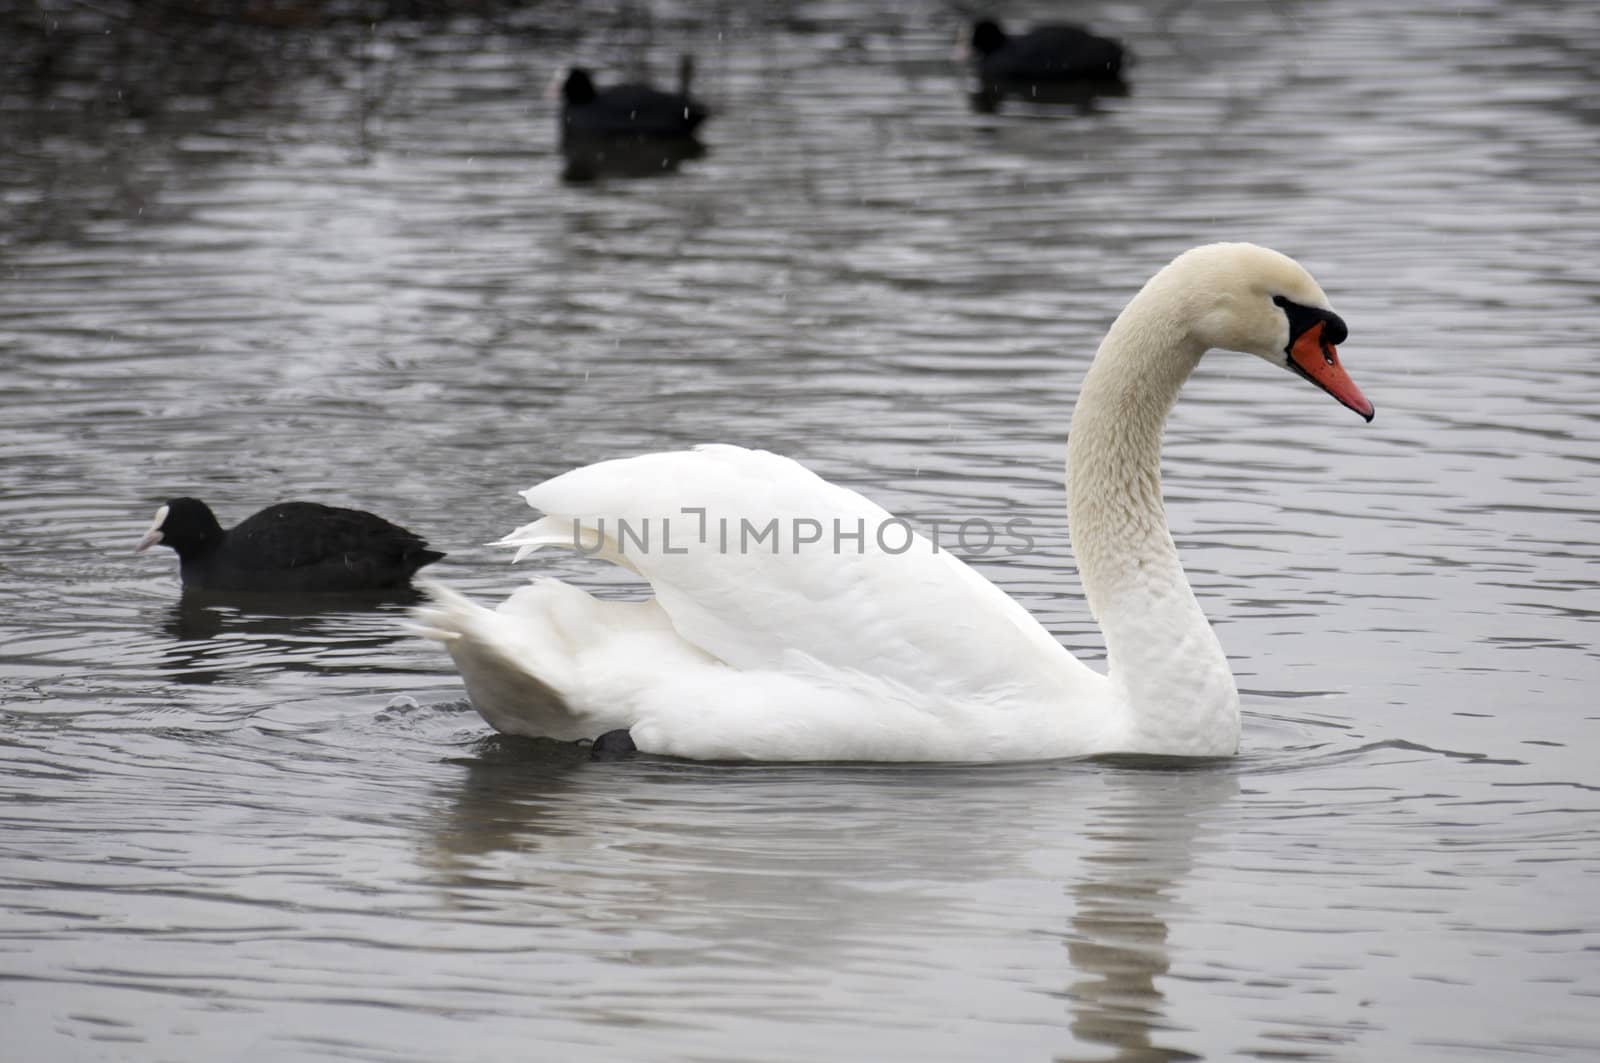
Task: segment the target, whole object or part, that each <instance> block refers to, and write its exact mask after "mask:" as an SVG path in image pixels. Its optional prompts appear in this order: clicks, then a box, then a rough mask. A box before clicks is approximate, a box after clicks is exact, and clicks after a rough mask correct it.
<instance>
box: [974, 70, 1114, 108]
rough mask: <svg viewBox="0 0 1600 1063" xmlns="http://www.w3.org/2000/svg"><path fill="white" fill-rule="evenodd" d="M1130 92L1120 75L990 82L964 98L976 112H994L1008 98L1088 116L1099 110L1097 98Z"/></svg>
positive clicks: (1026, 103)
mask: <svg viewBox="0 0 1600 1063" xmlns="http://www.w3.org/2000/svg"><path fill="white" fill-rule="evenodd" d="M1130 91H1131V89H1130V88H1129V87H1128V83H1127V82H1126V81H1124V80H1123V79H1122V78H1120V77H1113V78H1095V79H1092V80H1086V81H1064V82H1048V81H1030V82H1018V83H1007V82H994V83H988V84H984V85H981V86H979V87H978V88H976V89H974V90H973V91H972V92H971V93H970V94H969V95H968V96H967V100H968V102H970V103H971V104H972V109H973V110H974V111H976V112H977V113H979V114H997V113H999V112H1000V110H1001V109H1002V108H1003V107H1004V106H1005V103H1006V101H1007V100H1012V101H1014V102H1017V103H1020V104H1023V105H1028V104H1038V105H1040V106H1049V107H1062V108H1069V109H1071V110H1072V111H1073V112H1075V113H1077V114H1080V115H1088V114H1094V113H1095V112H1096V111H1098V110H1099V109H1100V107H1099V104H1100V101H1101V100H1114V99H1120V98H1122V97H1125V96H1127V95H1128V94H1129V92H1130Z"/></svg>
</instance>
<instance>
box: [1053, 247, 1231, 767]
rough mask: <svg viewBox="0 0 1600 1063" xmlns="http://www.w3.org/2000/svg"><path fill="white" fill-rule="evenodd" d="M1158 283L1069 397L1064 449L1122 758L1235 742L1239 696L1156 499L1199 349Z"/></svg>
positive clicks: (1172, 296)
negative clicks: (1124, 733) (1170, 416)
mask: <svg viewBox="0 0 1600 1063" xmlns="http://www.w3.org/2000/svg"><path fill="white" fill-rule="evenodd" d="M1160 280H1161V278H1160V277H1159V276H1158V278H1157V280H1156V281H1152V282H1151V284H1149V285H1147V286H1146V287H1145V289H1144V290H1143V291H1142V292H1140V293H1139V295H1138V296H1136V297H1135V298H1134V300H1133V301H1132V302H1131V303H1129V304H1128V306H1127V308H1126V309H1125V310H1124V311H1123V312H1122V314H1121V316H1119V317H1118V318H1117V320H1116V322H1115V323H1114V324H1113V325H1112V326H1111V330H1110V332H1108V333H1107V334H1106V338H1105V341H1104V342H1103V343H1102V344H1101V345H1100V351H1099V353H1098V354H1096V356H1095V360H1094V364H1093V365H1092V366H1090V368H1089V372H1088V375H1087V376H1086V377H1085V378H1084V382H1083V390H1082V391H1081V392H1080V393H1079V395H1078V403H1077V407H1076V408H1075V410H1074V411H1073V415H1072V428H1071V432H1070V434H1069V436H1068V442H1067V507H1068V514H1069V519H1070V521H1071V531H1072V550H1073V553H1074V555H1076V558H1077V562H1078V571H1079V574H1080V576H1081V578H1082V580H1083V588H1084V592H1085V593H1086V594H1087V596H1088V599H1089V607H1090V609H1092V610H1093V612H1094V615H1095V619H1096V620H1097V621H1098V622H1099V624H1100V628H1101V631H1102V632H1103V633H1104V635H1105V640H1106V651H1107V657H1108V670H1109V678H1110V680H1111V684H1112V687H1113V689H1114V690H1115V691H1116V693H1117V697H1118V700H1119V702H1120V703H1121V706H1122V707H1123V708H1124V709H1125V710H1126V712H1127V717H1128V718H1127V725H1128V729H1129V732H1130V733H1129V735H1128V738H1127V742H1128V745H1129V748H1130V750H1131V751H1148V752H1167V753H1192V754H1198V755H1207V754H1216V755H1224V754H1231V753H1233V752H1234V751H1235V748H1236V746H1237V743H1238V726H1239V723H1238V721H1239V708H1238V692H1237V689H1236V688H1235V686H1234V682H1233V675H1232V672H1231V671H1230V669H1229V668H1228V660H1227V657H1226V656H1225V655H1224V654H1223V652H1222V647H1221V644H1220V643H1218V641H1217V638H1216V635H1215V634H1214V633H1213V632H1212V630H1211V625H1210V624H1209V623H1207V621H1206V618H1205V614H1204V613H1202V612H1201V610H1200V605H1199V603H1198V602H1196V601H1195V597H1194V592H1193V591H1192V590H1191V589H1190V587H1189V581H1188V578H1187V577H1186V576H1185V575H1184V572H1183V566H1182V565H1181V564H1180V563H1179V561H1178V551H1177V548H1176V547H1175V546H1174V545H1173V542H1172V533H1171V531H1170V530H1169V529H1168V526H1167V514H1166V507H1165V506H1164V504H1163V503H1162V499H1161V436H1162V430H1163V429H1164V427H1165V425H1166V420H1167V413H1168V411H1169V410H1171V409H1172V405H1173V403H1174V402H1175V401H1176V400H1177V397H1178V391H1179V389H1180V388H1181V387H1182V386H1183V383H1184V381H1185V380H1187V379H1188V377H1189V373H1190V372H1191V371H1192V370H1193V369H1194V367H1195V366H1196V365H1198V364H1199V362H1200V356H1201V355H1202V354H1204V353H1205V347H1204V345H1203V344H1202V343H1201V342H1200V341H1199V340H1197V339H1195V338H1193V337H1192V336H1191V335H1189V333H1188V331H1187V330H1186V329H1184V328H1183V326H1182V324H1181V322H1182V321H1183V320H1185V317H1184V311H1185V309H1186V308H1185V307H1184V306H1183V305H1182V296H1181V293H1180V292H1179V291H1177V290H1176V289H1175V288H1174V287H1173V286H1166V285H1162V284H1160V283H1158V282H1159V281H1160ZM1222 747H1226V748H1222Z"/></svg>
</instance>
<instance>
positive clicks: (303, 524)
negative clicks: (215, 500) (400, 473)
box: [137, 498, 444, 594]
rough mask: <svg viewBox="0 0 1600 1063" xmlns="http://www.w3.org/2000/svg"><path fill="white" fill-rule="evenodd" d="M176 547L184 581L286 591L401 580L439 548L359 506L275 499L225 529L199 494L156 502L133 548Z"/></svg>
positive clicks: (189, 585)
mask: <svg viewBox="0 0 1600 1063" xmlns="http://www.w3.org/2000/svg"><path fill="white" fill-rule="evenodd" d="M157 543H161V544H163V545H166V546H170V547H172V548H173V549H174V550H176V551H177V552H178V561H179V563H180V565H179V571H180V573H181V576H182V579H183V585H184V587H185V589H189V590H202V591H264V592H279V593H284V594H304V593H314V592H352V591H374V590H388V589H396V588H403V587H406V586H408V585H409V584H410V580H411V577H412V575H413V574H414V573H415V572H416V571H417V569H419V568H421V567H422V566H423V565H429V564H432V563H433V562H435V561H437V560H439V559H440V558H441V557H443V556H444V554H442V553H440V552H439V551H437V550H430V549H428V544H427V543H426V542H425V541H423V539H422V538H421V537H419V536H417V535H414V534H413V533H411V532H409V531H406V529H404V528H402V527H400V526H399V525H397V524H391V523H389V522H388V521H386V520H384V519H383V518H382V517H378V516H374V515H373V514H371V513H363V512H362V511H361V510H358V509H339V508H337V507H334V506H324V505H319V504H318V503H316V502H280V503H279V504H277V505H275V506H268V507H267V508H266V509H263V510H262V511H261V512H260V513H257V514H256V515H255V516H253V517H250V518H248V519H246V520H243V521H241V522H240V523H239V524H238V525H236V526H235V527H232V528H229V529H227V530H223V527H222V525H221V524H218V523H217V518H216V516H215V514H213V513H212V512H211V507H209V506H207V505H206V504H205V503H204V502H202V501H200V500H199V499H198V498H174V499H172V500H170V501H168V502H167V504H166V505H164V506H162V507H161V508H160V509H158V510H156V519H155V522H154V523H153V524H152V525H151V526H150V531H149V532H148V533H146V535H145V537H144V538H143V539H141V540H140V541H139V545H138V547H137V549H139V550H147V549H149V548H150V547H152V546H155V545H156V544H157Z"/></svg>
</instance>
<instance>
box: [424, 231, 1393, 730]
mask: <svg viewBox="0 0 1600 1063" xmlns="http://www.w3.org/2000/svg"><path fill="white" fill-rule="evenodd" d="M1344 338H1345V325H1344V322H1343V321H1342V320H1341V319H1340V318H1339V317H1338V315H1337V314H1335V313H1334V312H1333V311H1332V310H1331V309H1330V308H1329V305H1328V300H1327V297H1326V296H1325V295H1323V293H1322V289H1321V288H1319V287H1318V286H1317V283H1316V281H1314V280H1313V279H1312V278H1311V276H1310V275H1309V274H1308V273H1307V272H1306V271H1305V270H1304V269H1302V268H1301V267H1300V266H1299V265H1297V264H1296V263H1295V262H1294V261H1293V260H1291V259H1289V258H1286V257H1285V256H1283V255H1281V254H1279V253H1277V252H1275V251H1269V250H1267V249H1265V248H1260V247H1255V246H1252V245H1250V244H1213V245H1209V246H1206V247H1200V248H1196V249H1194V250H1191V251H1189V252H1187V253H1185V254H1183V255H1180V256H1179V257H1178V258H1177V259H1175V260H1174V261H1173V262H1172V263H1171V264H1170V265H1168V266H1167V267H1166V268H1164V269H1163V270H1161V271H1160V272H1159V273H1157V274H1156V275H1155V277H1154V278H1153V279H1151V280H1150V282H1149V283H1147V284H1146V285H1145V286H1144V288H1143V289H1142V290H1141V291H1140V292H1139V293H1138V295H1136V296H1135V297H1134V298H1133V300H1132V302H1130V303H1129V304H1128V306H1127V308H1126V309H1124V310H1123V312H1122V314H1121V315H1120V316H1119V317H1118V318H1117V320H1116V321H1115V323H1113V324H1112V326H1111V329H1110V332H1109V333H1108V334H1107V335H1106V338H1105V340H1104V342H1103V343H1102V344H1101V345H1100V350H1099V353H1098V354H1097V355H1096V356H1095V360H1094V363H1093V364H1092V365H1091V366H1090V368H1089V372H1088V374H1087V375H1086V376H1085V378H1084V381H1083V387H1082V390H1081V392H1080V394H1079V396H1078V402H1077V407H1076V409H1075V410H1074V412H1073V419H1072V426H1071V427H1072V431H1071V435H1070V437H1069V442H1068V445H1067V489H1068V513H1069V516H1070V521H1071V533H1072V548H1073V551H1074V553H1075V554H1076V556H1077V562H1078V568H1079V572H1080V574H1081V576H1082V581H1083V588H1084V592H1085V594H1086V595H1087V597H1088V601H1089V607H1090V609H1091V610H1092V611H1093V613H1094V615H1095V617H1096V618H1097V619H1098V621H1099V623H1100V626H1101V628H1102V630H1103V631H1104V634H1105V641H1106V649H1107V655H1108V662H1107V665H1108V667H1107V672H1106V674H1104V675H1102V674H1100V673H1098V672H1096V671H1095V670H1093V669H1091V668H1089V667H1088V666H1087V665H1085V664H1083V663H1082V662H1080V661H1078V660H1077V659H1076V658H1075V657H1073V656H1072V654H1071V653H1069V652H1068V651H1067V650H1066V649H1064V648H1063V647H1062V646H1061V645H1060V644H1059V643H1058V642H1056V640H1055V639H1054V638H1053V637H1052V636H1051V635H1050V634H1049V632H1047V631H1046V630H1045V629H1044V628H1043V627H1041V626H1040V625H1039V623H1038V622H1037V621H1035V620H1034V619H1033V617H1032V616H1030V615H1029V614H1028V613H1027V611H1026V610H1024V609H1023V608H1022V607H1021V606H1020V605H1018V604H1017V603H1016V602H1014V601H1013V600H1012V599H1011V598H1009V597H1007V596H1006V595H1005V594H1004V593H1003V592H1002V591H1000V590H999V589H997V588H996V587H995V586H994V585H993V584H991V583H989V582H988V581H986V580H985V579H984V578H983V577H982V576H980V575H978V574H977V573H976V572H974V571H973V570H972V569H971V568H968V567H967V566H966V565H965V564H963V563H962V562H961V561H959V560H958V559H956V558H955V557H953V556H951V555H950V554H949V553H947V552H942V551H941V552H934V550H933V546H932V544H931V543H930V542H929V541H928V540H926V539H924V538H922V537H921V536H914V537H913V536H910V533H909V529H908V528H906V527H905V525H904V524H903V523H900V524H898V525H897V524H896V522H895V521H894V518H892V517H891V516H890V515H889V514H888V513H887V512H885V511H884V510H883V509H881V508H880V507H878V506H876V505H874V504H873V503H872V502H869V501H868V500H867V499H865V498H863V497H862V496H861V495H859V494H857V493H856V492H854V491H851V490H849V489H847V488H844V487H839V486H836V485H834V484H831V483H828V482H827V481H825V480H823V479H821V478H820V477H818V476H816V475H815V474H813V473H812V472H810V471H809V470H807V469H806V468H804V467H803V466H801V465H799V464H797V463H796V462H794V461H791V460H789V459H787V458H782V457H779V456H777V455H774V454H769V453H765V452H763V451H752V450H744V449H741V448H738V447H731V446H708V447H701V448H699V449H697V450H694V451H687V452H679V453H662V454H646V455H643V456H640V457H634V458H624V459H620V460H614V461H605V462H600V463H599V464H596V465H590V466H586V467H584V468H580V469H575V470H573V471H571V472H568V473H565V474H564V475H561V476H557V477H555V478H554V479H551V480H547V481H545V482H544V483H542V484H539V485H538V486H536V487H533V488H530V489H529V490H527V491H525V492H523V497H524V498H526V499H527V501H528V503H529V504H530V505H532V506H533V507H534V508H536V509H538V510H542V511H543V512H544V514H545V516H543V517H542V518H540V519H538V520H536V521H534V522H533V523H531V524H528V525H526V526H525V527H522V528H519V529H517V530H516V531H514V532H512V533H511V534H509V535H507V536H506V537H505V538H504V539H503V540H501V543H500V544H499V545H505V546H513V547H516V548H517V555H516V557H517V559H519V560H520V559H521V558H522V557H523V556H524V555H526V554H527V553H529V552H530V551H532V550H536V549H538V548H540V547H543V546H567V547H572V546H574V545H581V547H582V548H583V549H584V550H585V551H586V552H594V553H596V554H598V555H599V556H602V557H604V558H605V559H607V560H610V561H613V562H615V563H617V564H620V565H622V566H624V567H625V568H629V569H631V570H633V571H634V572H636V573H638V574H639V575H641V576H643V577H644V578H645V579H646V580H648V581H649V583H650V585H651V587H652V589H653V590H654V591H655V597H654V598H653V599H650V600H647V601H642V602H615V601H599V600H597V599H595V598H592V597H590V596H589V595H588V594H586V593H584V592H583V591H581V590H579V589H577V588H575V587H572V586H569V585H566V584H563V583H560V582H558V581H555V580H544V581H539V582H535V583H533V584H532V585H530V586H526V587H524V588H522V589H521V590H518V591H517V592H515V593H514V594H512V596H511V597H510V598H509V599H508V600H507V601H505V602H504V603H502V604H501V605H500V606H499V607H498V608H497V609H493V610H490V609H485V608H483V607H481V606H478V605H475V604H473V603H472V602H470V601H468V600H467V599H466V598H464V597H462V596H460V595H459V594H456V593H454V592H452V591H449V590H447V589H445V588H443V587H439V586H430V587H425V588H424V589H425V590H426V591H428V593H429V594H430V595H431V596H432V598H433V602H432V604H431V605H430V606H426V607H423V608H421V609H419V610H417V612H416V613H415V614H414V616H415V622H416V625H417V629H418V630H419V632H420V633H421V634H424V635H426V636H429V637H432V638H435V639H437V640H439V641H441V642H443V643H444V645H445V646H446V648H447V649H448V650H449V652H450V655H451V656H452V657H453V658H454V659H455V663H456V667H457V668H458V669H459V670H460V672H461V675H462V678H463V679H464V680H465V683H466V688H467V693H468V695H469V696H470V697H471V699H472V703H473V705H474V706H476V707H477V709H478V711H479V712H480V713H481V714H482V715H483V717H484V719H486V720H487V721H488V722H489V723H490V724H492V725H493V726H494V727H496V728H498V729H499V730H501V731H505V732H509V733H513V734H523V735H533V736H546V737H550V738H556V739H564V740H576V739H584V738H594V737H596V736H600V735H602V734H605V735H607V736H608V743H607V744H608V745H609V744H611V741H610V739H617V738H620V739H621V740H623V742H624V745H625V746H626V742H627V740H629V739H631V743H632V745H634V746H636V747H637V748H638V749H640V750H642V751H645V752H649V753H660V754H668V755H673V756H679V757H689V758H695V759H702V760H767V761H784V760H876V761H1006V760H1030V759H1045V758H1056V757H1070V756H1086V755H1092V754H1100V753H1115V752H1122V753H1153V754H1167V755H1177V756H1226V755H1230V754H1232V753H1234V752H1236V751H1237V748H1238V740H1239V696H1238V692H1237V689H1236V688H1235V686H1234V681H1233V676H1232V674H1231V673H1230V671H1229V669H1228V660H1227V658H1226V657H1225V656H1224V654H1223V652H1222V647H1221V645H1220V644H1219V643H1218V642H1217V638H1216V635H1215V634H1214V633H1213V632H1212V630H1211V627H1210V625H1209V624H1208V623H1207V622H1206V618H1205V616H1204V614H1203V613H1202V612H1201V610H1200V606H1199V604H1198V603H1197V602H1196V601H1195V597H1194V593H1193V592H1192V591H1191V590H1190V588H1189V582H1188V580H1187V579H1186V578H1185V576H1184V573H1183V569H1182V567H1181V566H1180V564H1179V561H1178V554H1177V550H1176V548H1175V547H1174V545H1173V542H1172V535H1171V533H1170V532H1169V530H1168V528H1167V520H1166V512H1165V509H1164V507H1163V504H1162V499H1161V484H1160V449H1161V434H1162V428H1163V425H1164V423H1165V421H1166V416H1167V412H1168V410H1169V409H1170V408H1171V407H1172V404H1173V402H1174V400H1175V399H1176V398H1177V396H1178V389H1179V388H1180V387H1181V386H1182V384H1183V382H1184V380H1185V379H1186V378H1187V377H1188V375H1189V373H1190V371H1191V370H1193V369H1194V368H1195V366H1196V365H1197V364H1199V361H1200V357H1201V355H1203V354H1204V353H1205V352H1206V351H1207V350H1208V349H1210V348H1223V349H1227V350H1234V351H1242V352H1246V353H1249V354H1254V355H1257V356H1259V357H1261V358H1264V359H1266V360H1267V361H1269V362H1272V363H1274V364H1277V365H1281V366H1285V367H1287V368H1288V369H1290V370H1292V371H1294V372H1296V373H1298V374H1299V375H1301V376H1303V377H1305V378H1307V379H1308V380H1310V381H1311V382H1313V383H1314V384H1316V385H1317V386H1318V387H1320V388H1322V389H1323V390H1324V391H1326V392H1328V393H1329V394H1330V395H1332V396H1333V397H1334V398H1335V399H1338V400H1339V401H1340V402H1341V403H1343V404H1344V405H1345V406H1348V407H1349V408H1350V409H1352V410H1354V411H1355V412H1357V413H1359V414H1361V416H1362V417H1364V418H1366V419H1367V420H1369V421H1370V420H1371V419H1372V415H1373V408H1372V404H1371V403H1369V402H1368V401H1367V400H1366V398H1365V397H1364V396H1363V395H1362V394H1361V392H1360V390H1359V389H1358V388H1357V387H1356V385H1355V384H1354V383H1353V382H1352V381H1351V379H1350V378H1349V376H1348V375H1346V373H1345V371H1344V369H1343V368H1342V367H1341V366H1340V364H1339V360H1338V357H1337V355H1336V353H1335V349H1334V344H1336V343H1339V342H1341V341H1343V340H1344ZM602 518H604V519H605V521H606V524H605V525H604V526H602V524H601V520H602ZM769 520H772V521H776V523H777V526H778V529H779V537H778V538H779V541H776V542H770V543H769V541H768V540H767V539H764V538H758V539H756V541H755V542H753V543H752V541H751V538H750V536H749V535H747V534H744V531H745V527H744V526H745V524H746V523H748V525H749V526H750V528H752V529H757V530H769V529H768V522H769ZM807 520H810V521H813V522H815V524H816V525H817V526H818V527H819V528H822V529H830V528H831V529H840V528H842V529H843V530H844V531H845V533H846V538H844V539H843V540H841V539H839V538H838V533H837V531H835V532H834V538H833V539H832V540H829V538H828V536H827V535H823V536H822V539H823V541H822V542H816V543H814V544H812V545H802V543H801V542H800V540H801V539H803V538H804V539H809V538H810V537H811V532H812V525H810V524H803V523H802V522H804V521H807ZM620 522H626V523H627V525H628V526H629V527H630V528H631V530H632V533H633V535H632V538H631V539H630V537H629V535H628V534H627V533H624V532H623V530H622V527H623V525H622V523H620ZM729 522H731V525H730V523H729ZM833 522H837V523H833ZM647 525H653V528H652V530H653V532H654V534H655V538H654V540H653V541H651V542H647V543H641V542H640V541H639V539H638V533H639V531H640V529H641V528H645V527H646V526H647ZM730 526H731V527H732V528H734V529H736V530H737V535H736V536H734V537H733V538H732V539H730V537H729V534H728V533H727V532H726V531H725V530H724V531H721V532H719V529H726V528H727V527H730ZM802 527H804V528H805V530H806V534H805V535H801V534H799V529H800V528H802ZM858 527H864V528H865V529H866V533H865V535H864V536H863V537H862V539H859V540H858V539H855V538H853V537H852V536H851V533H853V532H854V531H855V530H856V529H857V528H858ZM885 528H891V529H892V530H891V531H889V533H888V535H887V539H885V536H884V533H883V531H882V529H885ZM791 529H792V531H791ZM663 533H665V538H664V537H663ZM858 543H860V550H859V552H857V544H858ZM902 545H904V546H905V548H904V549H901V547H902ZM775 551H776V552H775ZM896 551H898V552H896ZM620 731H625V732H626V734H625V735H611V734H610V733H611V732H620Z"/></svg>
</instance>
